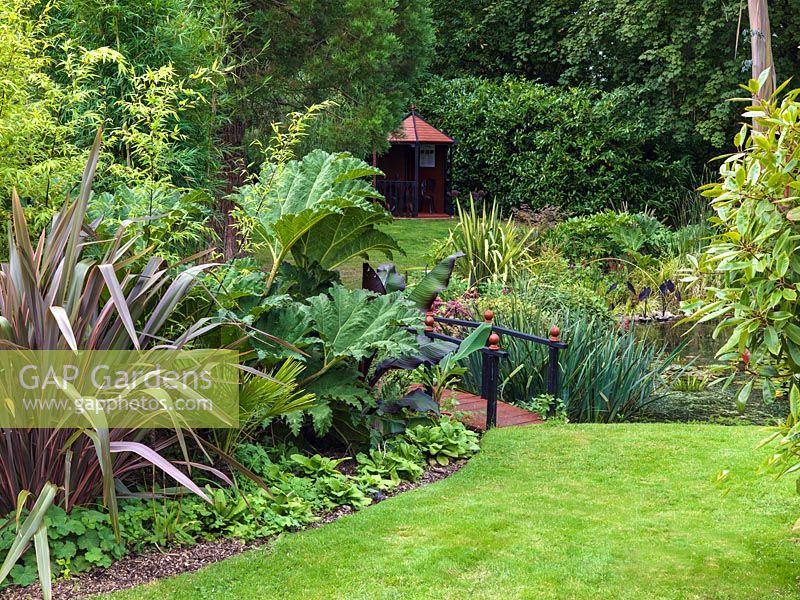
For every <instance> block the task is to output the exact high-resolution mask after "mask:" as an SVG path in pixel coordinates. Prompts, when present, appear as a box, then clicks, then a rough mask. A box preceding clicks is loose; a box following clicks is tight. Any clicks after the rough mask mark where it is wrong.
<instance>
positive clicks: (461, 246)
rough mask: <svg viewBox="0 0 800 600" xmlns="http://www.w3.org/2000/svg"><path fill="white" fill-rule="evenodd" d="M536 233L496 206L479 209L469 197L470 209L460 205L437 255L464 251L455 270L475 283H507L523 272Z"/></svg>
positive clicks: (493, 204)
mask: <svg viewBox="0 0 800 600" xmlns="http://www.w3.org/2000/svg"><path fill="white" fill-rule="evenodd" d="M533 233H534V230H533V229H525V228H522V227H520V226H519V225H517V224H516V223H514V221H513V220H512V219H511V218H510V217H509V218H508V219H504V218H503V217H502V216H501V215H500V212H499V210H498V208H497V204H496V203H492V206H491V208H489V209H488V210H487V208H486V205H484V206H483V207H481V208H480V209H478V208H477V207H476V206H475V201H474V200H473V199H472V198H470V201H469V208H466V209H465V208H463V207H462V206H461V205H460V204H459V205H458V224H457V225H456V226H455V227H454V228H453V229H452V230H451V231H450V236H449V237H448V239H447V242H446V243H445V244H444V245H443V246H442V247H441V248H439V249H438V252H439V253H441V254H442V257H444V256H447V255H450V254H453V253H454V252H463V253H464V254H465V256H464V258H462V259H461V260H459V261H457V262H456V271H457V272H458V274H460V275H463V276H465V277H468V278H469V279H470V280H472V281H475V282H486V281H494V282H501V283H505V282H507V281H509V279H512V278H513V277H514V276H515V275H517V274H518V273H519V272H520V271H521V270H522V269H524V267H525V264H526V262H527V261H528V259H529V258H530V241H531V238H532V237H533Z"/></svg>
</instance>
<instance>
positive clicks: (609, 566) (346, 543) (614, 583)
mask: <svg viewBox="0 0 800 600" xmlns="http://www.w3.org/2000/svg"><path fill="white" fill-rule="evenodd" d="M762 435H763V434H762V432H761V431H759V430H758V429H757V428H753V427H733V428H731V427H721V426H711V425H641V424H636V425H616V426H613V427H609V426H604V425H589V426H587V425H566V426H532V427H520V428H513V427H512V428H507V429H498V430H494V431H491V432H489V433H488V434H487V435H486V436H485V437H484V441H483V448H482V451H481V453H480V454H479V455H477V456H476V457H475V458H474V459H472V460H471V461H470V462H469V463H468V464H467V465H466V467H464V468H463V469H461V471H459V472H458V473H456V474H455V475H453V476H451V477H449V478H448V479H446V480H445V481H442V482H439V483H436V484H434V485H432V486H427V487H424V488H420V489H418V490H415V491H413V492H411V493H408V494H404V495H401V496H398V497H396V498H392V499H391V500H389V501H387V502H383V503H381V504H380V505H378V506H376V507H374V508H370V509H369V510H366V511H363V512H361V513H358V514H356V515H354V516H349V517H346V518H344V519H341V520H339V521H337V522H335V523H333V524H331V525H326V526H325V527H322V528H320V529H316V530H313V531H307V532H303V533H301V534H300V535H295V536H288V537H283V538H281V539H279V540H277V541H276V542H275V543H274V544H273V545H271V546H268V547H266V548H262V549H258V550H255V551H252V552H249V553H247V554H244V555H242V556H239V557H236V558H233V559H230V560H227V561H224V562H222V563H220V564H217V565H214V566H212V567H210V568H208V569H204V570H202V571H200V572H198V573H195V574H190V575H183V576H180V577H175V578H172V579H168V580H164V581H160V582H158V583H155V584H153V585H147V586H143V587H139V588H135V589H133V590H130V591H128V592H122V593H120V594H114V595H112V596H111V597H112V598H120V599H124V598H137V599H146V598H163V597H170V598H176V599H182V598H187V599H188V598H197V597H207V598H212V597H213V598H223V599H224V598H239V597H243V596H246V597H263V598H269V597H274V596H281V597H286V598H307V597H325V598H391V597H396V596H398V595H401V596H404V597H410V598H463V597H466V596H477V597H481V598H510V597H520V596H524V597H531V598H596V597H598V595H599V596H603V597H614V598H629V599H634V598H636V599H638V598H675V597H687V598H691V597H718V598H742V599H744V598H760V597H770V598H786V599H788V598H793V597H796V596H797V594H798V587H797V581H796V573H797V565H798V561H799V560H800V556H798V550H797V548H796V547H795V545H794V544H793V543H792V542H791V537H792V534H791V532H790V531H789V528H790V526H791V524H792V523H793V522H794V518H795V516H796V515H795V513H796V512H797V507H798V502H800V501H798V499H797V498H796V496H794V493H793V489H792V488H793V487H794V486H793V483H792V482H790V481H788V480H782V481H778V482H775V481H774V480H771V479H768V478H760V477H758V476H757V475H756V473H755V468H756V466H757V465H758V464H759V462H760V461H761V459H762V457H763V456H764V455H766V454H767V453H768V452H767V451H766V450H761V451H760V452H759V453H753V451H752V447H753V445H754V444H755V443H757V441H758V440H759V439H760V438H761V437H762ZM720 466H724V467H726V468H729V469H730V470H731V471H732V472H734V473H735V474H736V477H735V478H734V479H733V481H734V484H733V485H732V487H731V488H730V490H729V491H728V493H727V494H724V493H723V490H721V489H720V488H719V487H717V485H716V484H715V474H716V472H717V469H718V468H719V467H720ZM654 540H657V541H658V543H654ZM312 564H313V565H314V569H311V570H310V569H309V568H308V565H312Z"/></svg>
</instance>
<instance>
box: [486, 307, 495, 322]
mask: <svg viewBox="0 0 800 600" xmlns="http://www.w3.org/2000/svg"><path fill="white" fill-rule="evenodd" d="M492 319H494V312H492V311H491V310H487V311H485V312H484V313H483V320H484V321H486V322H487V323H491V322H492Z"/></svg>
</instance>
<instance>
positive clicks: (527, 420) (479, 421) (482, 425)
mask: <svg viewBox="0 0 800 600" xmlns="http://www.w3.org/2000/svg"><path fill="white" fill-rule="evenodd" d="M455 396H456V400H457V401H458V405H457V406H456V408H455V411H456V412H457V413H461V414H462V415H463V416H462V417H461V420H462V421H463V422H464V423H465V424H467V425H469V426H470V427H472V428H474V429H478V430H479V431H484V430H485V429H486V400H485V399H483V398H481V397H480V396H476V395H475V394H469V393H467V392H455ZM543 422H544V421H543V420H542V419H541V417H539V415H537V414H536V413H532V412H530V411H527V410H525V409H524V408H519V407H518V406H513V405H511V404H506V403H505V402H500V401H498V402H497V426H498V427H513V426H514V425H537V424H539V423H543Z"/></svg>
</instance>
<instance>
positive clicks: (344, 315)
mask: <svg viewBox="0 0 800 600" xmlns="http://www.w3.org/2000/svg"><path fill="white" fill-rule="evenodd" d="M308 304H309V312H308V316H309V317H310V318H311V319H312V320H313V321H314V323H315V326H314V329H315V331H316V332H317V335H318V336H319V338H320V340H321V341H322V343H323V345H324V348H325V354H326V357H327V359H326V360H327V361H328V362H330V361H331V360H332V359H335V358H338V357H352V358H354V359H356V360H358V359H361V358H367V357H371V356H372V355H373V354H375V353H376V352H379V353H386V354H389V355H402V354H406V353H409V352H411V351H414V350H416V340H415V338H414V336H413V335H412V334H410V333H409V332H408V331H407V330H406V329H405V327H412V326H415V325H419V313H418V312H417V311H416V310H415V309H414V307H413V305H411V304H410V303H409V302H408V301H407V300H406V299H405V298H404V297H403V295H402V293H401V292H396V293H394V294H387V295H385V296H374V295H373V294H370V293H369V292H367V291H366V290H348V289H347V288H345V287H342V286H335V287H333V288H332V289H331V291H330V294H329V295H325V294H322V295H320V296H316V297H314V298H309V299H308Z"/></svg>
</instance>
